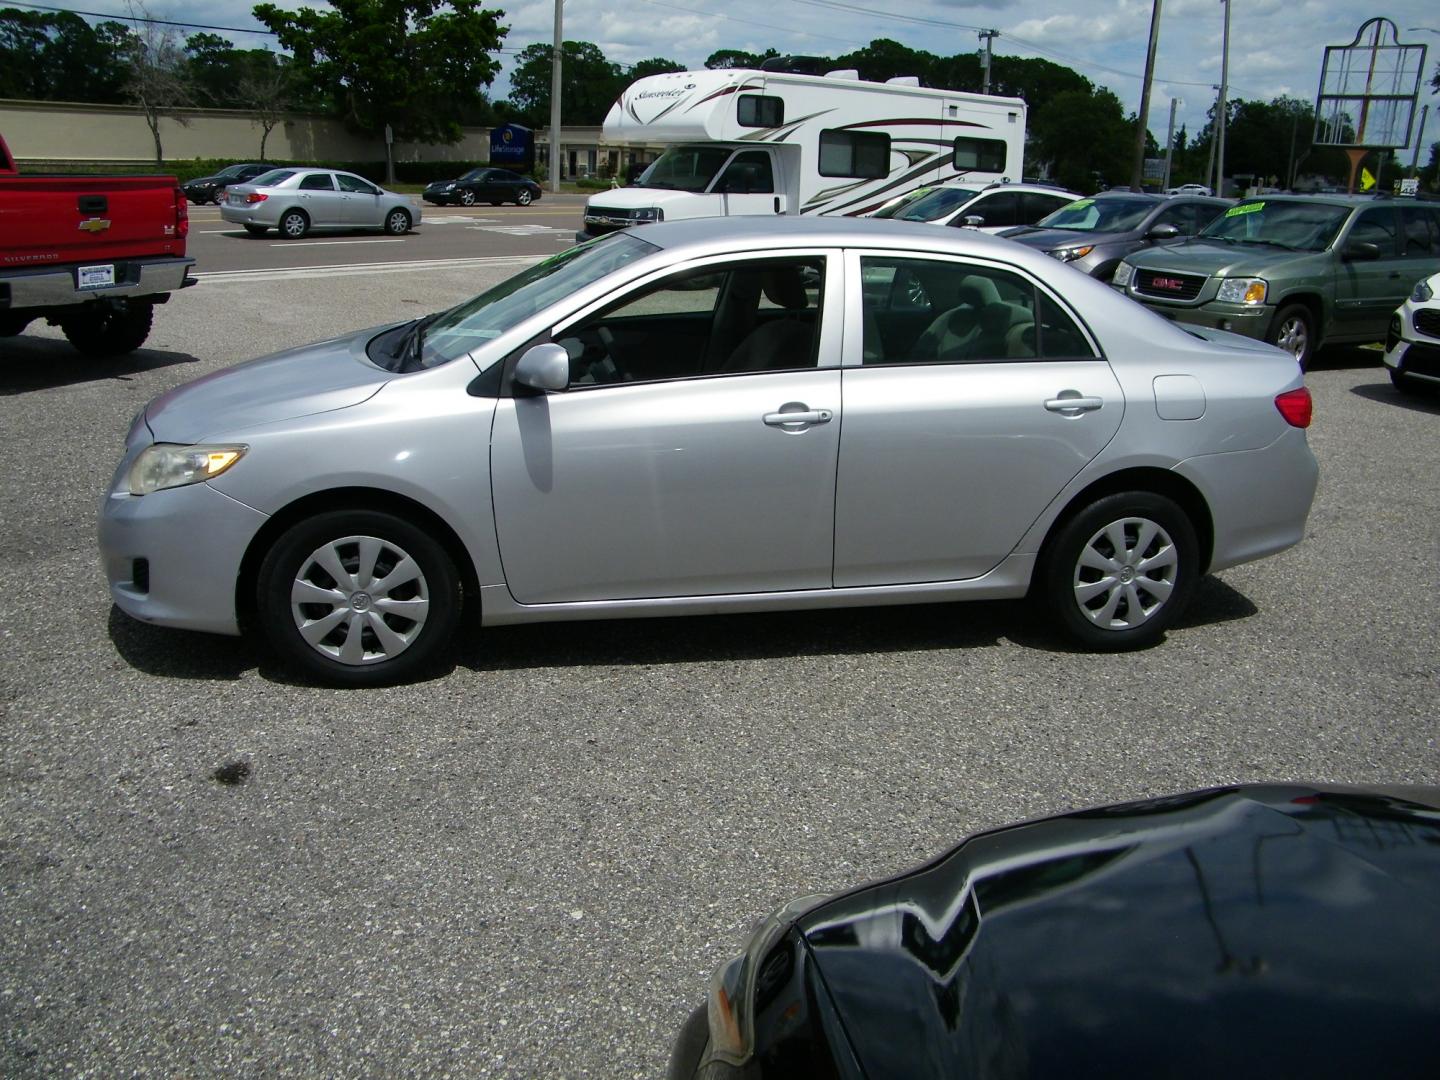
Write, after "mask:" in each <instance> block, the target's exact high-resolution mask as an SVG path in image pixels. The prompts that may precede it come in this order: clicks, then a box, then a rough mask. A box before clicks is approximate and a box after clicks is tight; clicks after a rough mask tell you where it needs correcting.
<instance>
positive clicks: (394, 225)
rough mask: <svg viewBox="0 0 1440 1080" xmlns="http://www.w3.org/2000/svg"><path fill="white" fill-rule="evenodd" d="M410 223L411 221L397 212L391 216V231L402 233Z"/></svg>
mask: <svg viewBox="0 0 1440 1080" xmlns="http://www.w3.org/2000/svg"><path fill="white" fill-rule="evenodd" d="M409 222H410V219H409V218H407V217H406V216H405V215H404V214H402V213H400V212H399V211H398V210H397V211H396V212H395V213H393V214H391V215H390V231H391V232H392V233H402V232H404V231H405V227H406V226H407V225H408V224H409Z"/></svg>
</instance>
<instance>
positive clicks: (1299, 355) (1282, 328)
mask: <svg viewBox="0 0 1440 1080" xmlns="http://www.w3.org/2000/svg"><path fill="white" fill-rule="evenodd" d="M1265 340H1266V341H1268V342H1269V343H1270V344H1271V345H1276V346H1278V347H1280V348H1282V349H1284V350H1285V351H1286V352H1288V353H1289V354H1290V355H1291V356H1293V357H1295V362H1296V363H1297V364H1299V365H1300V370H1301V371H1308V370H1309V368H1310V361H1311V359H1313V357H1314V356H1315V345H1316V340H1315V316H1314V315H1312V314H1310V309H1309V308H1307V307H1306V306H1305V305H1304V304H1290V305H1289V306H1288V307H1283V308H1281V309H1280V310H1279V311H1277V312H1276V313H1275V318H1274V320H1273V321H1272V322H1271V323H1270V332H1269V333H1268V334H1266V335H1265Z"/></svg>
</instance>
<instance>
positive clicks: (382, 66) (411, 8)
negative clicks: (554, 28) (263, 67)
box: [254, 0, 508, 142]
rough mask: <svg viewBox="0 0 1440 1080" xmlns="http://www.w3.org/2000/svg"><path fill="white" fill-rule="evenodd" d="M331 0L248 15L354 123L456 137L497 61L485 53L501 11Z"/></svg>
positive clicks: (437, 138) (455, 2)
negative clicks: (322, 5)
mask: <svg viewBox="0 0 1440 1080" xmlns="http://www.w3.org/2000/svg"><path fill="white" fill-rule="evenodd" d="M448 7H449V8H451V9H452V10H449V11H442V10H441V9H440V8H441V6H440V3H439V0H332V2H331V4H330V9H329V10H326V11H318V10H316V9H314V8H302V9H300V10H299V11H296V12H291V11H282V10H281V9H280V8H278V7H276V6H275V5H274V4H268V3H266V4H258V5H256V7H255V9H254V14H255V18H257V19H258V20H260V22H262V23H264V24H265V25H266V26H267V27H269V28H270V29H271V30H273V31H274V32H275V34H276V36H277V37H278V39H279V41H280V44H281V46H282V47H284V48H285V49H287V50H289V51H290V53H292V54H293V56H294V67H293V70H294V73H295V75H296V76H297V78H298V79H299V80H301V82H302V83H303V84H305V85H308V86H310V87H312V88H313V89H314V90H315V92H316V93H317V94H318V95H320V96H321V97H322V98H324V99H327V100H329V101H330V102H331V104H332V107H333V109H334V111H335V112H336V114H337V115H339V116H341V117H342V118H344V120H345V121H346V123H347V124H349V125H350V126H351V127H352V128H354V129H355V130H356V131H359V132H362V133H364V134H367V135H379V134H380V133H381V132H383V131H384V130H385V126H386V125H387V124H389V125H390V126H391V127H392V128H393V129H394V132H395V135H396V137H397V138H401V139H408V140H414V141H416V142H455V141H457V140H458V139H459V138H460V134H461V131H460V122H459V120H458V119H457V117H458V116H460V115H462V114H464V113H465V112H467V111H469V110H473V109H474V108H476V107H477V106H478V105H479V104H481V103H482V102H483V101H484V87H486V86H488V85H489V84H490V83H491V82H493V81H494V79H495V76H496V75H497V74H498V73H499V71H500V65H499V64H498V63H497V62H496V61H495V59H494V58H493V57H491V55H490V53H491V52H493V51H494V50H496V49H498V48H499V47H500V43H501V42H502V41H503V40H504V37H505V34H506V32H507V29H508V28H506V27H503V26H501V25H500V24H499V22H498V18H499V16H500V15H501V14H502V13H501V12H499V11H487V10H484V9H482V8H481V7H480V6H479V5H478V3H476V0H449V4H448Z"/></svg>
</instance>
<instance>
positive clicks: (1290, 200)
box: [1112, 195, 1440, 368]
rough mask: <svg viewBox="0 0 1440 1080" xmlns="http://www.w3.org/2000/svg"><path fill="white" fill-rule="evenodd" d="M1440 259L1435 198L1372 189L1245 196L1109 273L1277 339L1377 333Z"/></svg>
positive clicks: (1174, 308) (1310, 350) (1226, 324)
mask: <svg viewBox="0 0 1440 1080" xmlns="http://www.w3.org/2000/svg"><path fill="white" fill-rule="evenodd" d="M1437 271H1440V205H1437V204H1436V203H1432V202H1417V201H1415V200H1413V199H1402V198H1389V197H1386V196H1373V195H1264V196H1261V197H1259V198H1252V199H1245V200H1243V201H1242V202H1240V203H1238V204H1236V205H1235V206H1232V207H1231V208H1230V209H1228V210H1226V211H1225V213H1223V214H1221V215H1220V216H1219V217H1217V218H1216V219H1215V220H1214V221H1212V222H1211V223H1210V224H1209V225H1207V226H1206V227H1205V228H1204V229H1202V230H1201V231H1200V233H1199V235H1197V236H1195V237H1193V238H1192V239H1190V240H1188V241H1185V242H1183V243H1180V244H1173V245H1168V246H1165V247H1157V248H1151V249H1147V250H1145V251H1140V252H1137V253H1135V254H1134V255H1131V256H1129V257H1127V258H1126V260H1125V261H1124V262H1123V263H1121V264H1120V266H1119V268H1118V269H1117V270H1116V271H1115V277H1114V280H1113V282H1112V284H1113V285H1114V286H1115V287H1116V288H1118V289H1121V290H1122V291H1123V292H1124V293H1125V294H1126V295H1127V296H1129V297H1130V298H1131V299H1132V300H1137V301H1139V302H1140V303H1142V304H1144V305H1145V306H1146V307H1148V308H1149V309H1150V310H1151V311H1158V312H1159V313H1160V314H1162V315H1164V316H1166V317H1167V318H1171V319H1176V320H1178V321H1180V322H1188V323H1197V324H1199V325H1201V326H1209V327H1214V328H1217V329H1220V330H1231V331H1234V332H1235V333H1237V334H1244V335H1245V336H1246V337H1252V338H1257V339H1259V340H1262V341H1268V342H1270V343H1271V344H1273V345H1278V346H1280V347H1281V348H1282V349H1284V350H1286V351H1287V352H1289V353H1292V354H1294V356H1295V359H1296V360H1298V361H1299V362H1300V366H1301V368H1304V367H1306V366H1307V365H1308V364H1309V362H1310V358H1311V357H1312V356H1314V355H1315V350H1316V349H1317V348H1319V347H1320V346H1321V345H1326V344H1331V343H1340V342H1367V341H1380V340H1382V339H1383V338H1384V337H1385V329H1386V327H1387V326H1388V324H1389V322H1390V316H1391V314H1392V313H1393V312H1394V311H1395V309H1396V308H1398V307H1399V306H1400V305H1401V304H1402V303H1404V302H1405V298H1406V297H1407V296H1409V295H1410V291H1411V290H1412V289H1413V288H1414V287H1415V283H1416V282H1417V281H1419V280H1421V279H1422V278H1425V277H1428V276H1429V275H1431V274H1433V273H1435V272H1437Z"/></svg>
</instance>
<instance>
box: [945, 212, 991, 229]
mask: <svg viewBox="0 0 1440 1080" xmlns="http://www.w3.org/2000/svg"><path fill="white" fill-rule="evenodd" d="M951 224H954V225H959V226H960V227H961V228H965V229H978V228H980V226H982V225H984V224H985V217H984V215H983V214H966V215H965V216H964V217H963V218H961V219H960V220H959V221H956V222H952V223H951Z"/></svg>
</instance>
